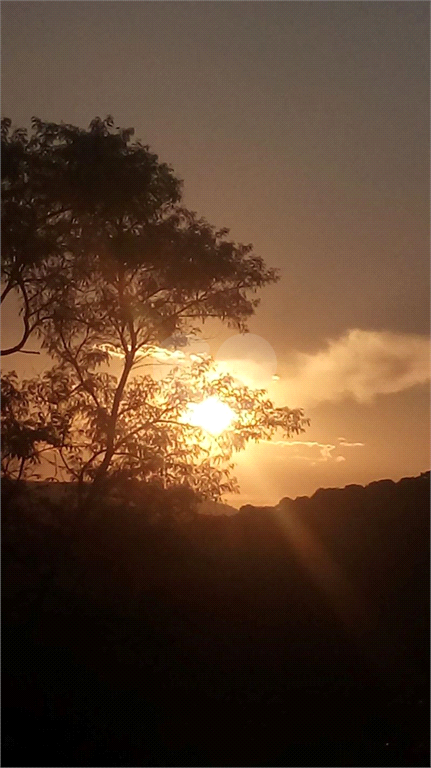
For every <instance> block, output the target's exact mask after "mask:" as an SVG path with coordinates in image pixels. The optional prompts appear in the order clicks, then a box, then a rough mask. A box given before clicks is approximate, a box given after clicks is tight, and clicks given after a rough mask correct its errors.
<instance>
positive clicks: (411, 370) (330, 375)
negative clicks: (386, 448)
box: [284, 329, 430, 407]
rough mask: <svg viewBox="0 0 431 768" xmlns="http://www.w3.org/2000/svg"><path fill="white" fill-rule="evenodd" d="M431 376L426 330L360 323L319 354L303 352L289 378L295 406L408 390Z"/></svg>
mask: <svg viewBox="0 0 431 768" xmlns="http://www.w3.org/2000/svg"><path fill="white" fill-rule="evenodd" d="M429 378H430V343H429V339H428V338H427V337H424V336H417V335H412V334H395V333H389V332H386V331H361V330H359V329H354V330H350V331H348V332H347V333H346V334H345V335H344V336H342V337H340V338H338V339H335V340H330V341H328V343H327V346H326V348H325V349H322V350H321V351H319V352H317V353H315V354H298V355H297V357H296V363H295V364H294V369H293V372H292V374H291V375H290V377H289V379H288V380H287V379H285V380H284V381H285V382H286V395H287V397H288V398H289V402H290V404H291V407H296V406H298V405H301V406H310V405H315V404H317V403H319V402H324V401H328V400H329V401H336V400H341V399H343V398H348V397H350V398H353V399H355V400H357V401H358V402H361V403H366V402H370V401H372V400H373V399H374V398H375V397H376V395H384V394H392V393H395V392H402V391H403V390H405V389H409V388H410V387H413V386H415V385H417V384H424V383H426V382H427V381H429Z"/></svg>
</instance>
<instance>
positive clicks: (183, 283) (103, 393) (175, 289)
mask: <svg viewBox="0 0 431 768" xmlns="http://www.w3.org/2000/svg"><path fill="white" fill-rule="evenodd" d="M32 125H33V129H32V130H33V132H32V136H31V138H30V139H28V138H27V134H26V133H25V132H24V131H22V130H21V131H15V132H13V133H12V134H11V133H10V127H11V126H10V121H5V122H4V123H3V124H2V130H3V133H2V138H3V142H4V145H5V147H6V161H7V162H6V169H5V181H4V196H5V212H4V228H5V232H6V258H5V261H4V271H3V278H4V281H5V289H4V295H7V294H8V293H9V292H11V291H14V290H18V291H20V294H21V298H22V312H23V318H24V333H23V337H22V340H21V342H20V343H19V344H18V345H16V346H15V347H14V348H13V349H11V350H6V353H11V352H12V351H17V350H21V351H25V350H23V346H24V344H25V342H26V340H27V339H28V337H29V335H30V334H31V333H33V332H34V333H36V334H37V336H38V337H39V340H40V342H41V344H42V347H43V348H45V349H46V350H47V352H48V353H49V354H50V355H51V357H52V358H53V359H54V360H55V361H56V366H55V368H54V369H53V371H51V372H50V373H49V374H47V378H46V379H45V380H44V381H42V382H39V383H38V384H37V385H36V384H35V383H33V384H32V386H33V387H34V393H35V392H38V393H39V394H38V397H39V398H40V397H41V395H40V392H41V391H42V390H43V388H44V387H48V388H49V387H51V390H52V392H54V393H56V392H57V390H58V388H60V391H62V392H63V391H64V392H66V393H67V397H66V398H65V399H63V400H61V401H58V402H57V401H56V400H55V398H57V394H55V395H53V397H54V401H55V402H53V403H52V405H53V407H54V408H55V409H57V411H62V418H63V417H65V416H66V414H68V415H69V417H70V418H71V419H72V420H73V418H74V417H76V419H78V418H79V419H81V422H82V423H83V425H84V426H82V437H83V439H84V443H85V445H84V444H81V443H80V442H79V441H76V440H75V437H74V438H73V439H71V441H69V442H67V440H66V437H67V435H66V433H65V434H64V441H65V442H64V445H63V446H62V451H63V460H64V461H66V462H67V463H68V464H69V469H68V470H67V471H68V472H69V473H71V474H72V475H73V474H74V475H75V476H76V477H79V478H80V479H81V480H82V481H83V480H84V479H85V478H87V479H89V478H91V479H92V480H93V483H94V485H95V486H97V485H98V484H100V483H102V482H103V481H104V480H105V479H106V478H107V476H108V475H109V474H110V473H111V471H113V470H114V468H115V471H120V470H121V471H123V472H126V471H127V472H132V470H133V472H134V473H135V475H136V474H137V475H139V476H147V475H148V472H149V471H150V470H149V469H148V467H147V469H144V468H145V466H146V464H145V462H146V461H147V459H146V454H145V451H147V453H148V456H149V461H150V465H151V466H153V465H154V462H155V461H156V456H155V454H156V453H157V457H158V458H157V461H158V462H159V464H160V465H161V466H162V467H163V472H164V473H165V477H170V476H171V475H172V477H171V479H173V477H174V476H175V478H178V477H181V479H182V480H183V479H184V476H183V475H182V474H181V472H180V470H179V466H180V462H179V458H178V457H179V455H180V454H181V453H182V454H183V455H185V454H186V453H187V451H188V452H190V451H192V452H193V451H197V450H198V444H197V443H195V444H194V445H190V444H189V443H187V440H185V442H184V439H185V438H184V435H185V434H186V432H187V427H186V426H184V423H182V426H181V429H178V423H177V422H178V418H179V417H180V412H181V411H182V410H184V408H185V407H186V405H187V402H188V401H193V400H195V399H196V397H197V390H196V387H197V386H200V387H203V389H201V390H200V391H199V394H200V396H201V395H202V391H207V390H208V388H210V389H211V387H213V388H214V387H215V386H216V385H215V383H214V381H215V379H214V376H212V380H211V383H210V378H209V377H208V371H205V370H204V369H203V368H202V365H204V364H203V363H202V364H201V367H199V366H198V369H199V370H198V369H197V368H195V369H193V371H192V372H191V373H190V372H189V373H187V374H186V373H185V372H184V371H183V372H182V373H181V374H178V372H177V373H176V374H175V375H173V376H172V377H171V378H170V379H169V380H166V381H165V382H164V383H163V386H162V385H160V384H158V385H157V384H156V383H155V382H154V381H153V380H152V379H151V377H148V376H147V377H141V378H140V379H137V378H136V370H137V368H138V366H141V365H142V364H143V359H144V360H145V358H147V357H148V356H150V355H151V354H152V352H153V351H154V349H155V348H157V347H159V346H160V345H165V346H166V345H172V346H174V347H175V346H176V345H181V344H184V343H185V341H186V340H187V335H188V334H190V333H199V332H200V331H201V328H202V324H203V323H204V322H205V321H206V320H207V319H208V318H216V319H219V320H220V321H222V322H224V323H226V324H228V325H229V326H231V327H235V328H237V329H238V330H240V331H245V330H246V329H247V320H248V319H249V318H250V316H251V315H252V314H253V313H254V311H255V309H256V307H257V305H258V299H256V297H255V294H256V292H257V291H258V290H259V289H260V288H262V287H264V286H265V285H269V284H271V283H274V282H276V281H277V280H278V274H277V272H276V270H274V269H270V268H268V267H266V265H265V263H264V262H263V260H262V259H261V258H260V257H258V256H257V255H256V254H255V253H254V252H253V248H252V246H251V245H242V244H236V243H234V242H233V241H231V240H230V239H229V238H228V234H229V232H228V230H227V229H216V228H215V227H213V226H212V225H210V224H209V223H208V222H207V221H206V220H205V219H204V218H200V217H198V216H197V215H196V214H195V213H194V212H191V211H189V210H187V209H186V208H184V207H183V206H182V204H181V191H182V184H181V182H180V181H179V180H178V179H177V178H176V177H175V176H174V173H173V171H172V169H171V168H170V167H169V166H168V165H166V164H164V163H160V162H159V159H158V157H157V155H155V154H154V153H152V152H151V151H150V149H149V147H148V146H144V145H143V144H141V143H140V142H133V143H132V140H131V139H132V136H133V130H132V129H127V130H121V129H118V128H114V123H113V119H112V118H111V117H108V118H106V119H105V120H101V119H100V118H95V119H94V120H93V121H92V122H91V124H90V127H89V129H88V130H83V129H80V128H77V127H75V126H71V125H66V124H63V123H61V124H56V123H44V122H42V121H41V120H39V119H37V118H33V124H32ZM113 354H114V355H115V356H116V358H117V361H119V364H120V366H121V370H120V373H119V375H118V376H117V377H115V376H113V375H112V374H111V373H110V372H109V371H108V369H107V368H106V366H108V365H109V363H110V362H111V358H112V355H113ZM187 377H188V378H187ZM193 377H194V378H193ZM223 386H225V387H228V384H227V382H225V383H224V384H223V383H222V381H221V380H220V387H222V388H223ZM229 386H230V389H229V387H228V389H227V390H226V391H225V392H224V395H225V396H227V397H228V398H231V399H232V398H233V399H235V398H236V400H235V403H234V405H235V404H236V405H238V403H239V402H240V401H241V397H244V398H245V399H246V400H247V402H249V403H250V404H251V405H250V407H251V412H252V413H253V414H254V415H255V417H256V418H257V414H258V413H260V417H259V418H260V420H259V418H257V421H256V422H255V424H254V428H255V430H256V431H255V433H253V429H252V425H251V423H250V424H248V426H247V429H249V431H250V430H251V431H250V434H249V437H248V438H247V439H249V438H252V437H254V436H257V437H258V438H259V437H261V436H262V435H263V434H265V430H266V429H269V430H270V432H272V431H273V430H274V428H276V426H278V427H282V428H283V429H285V431H286V430H287V433H289V432H290V431H291V430H292V429H293V430H295V429H296V428H298V429H299V428H302V425H303V424H304V421H303V420H302V414H300V413H299V412H298V413H297V412H291V411H289V409H286V413H285V414H284V416H283V418H282V417H281V413H278V411H277V409H275V408H274V406H273V405H272V404H271V403H269V401H265V408H266V415H265V418H264V417H263V416H264V414H263V411H262V407H261V406H262V403H263V402H264V400H263V399H262V398H263V395H258V394H255V395H251V394H250V393H248V392H246V391H245V390H244V391H242V393H240V390H239V389H237V390H236V394H235V395H234V394H233V391H234V389H235V388H234V387H232V383H231V384H230V385H229ZM181 388H182V389H181ZM228 390H229V391H228ZM34 393H33V394H34ZM168 397H169V398H171V399H170V400H167V398H168ZM187 398H188V400H187ZM159 401H160V402H162V403H163V404H164V408H165V410H166V409H168V411H169V410H170V411H171V412H172V413H171V415H172V421H175V419H176V420H177V422H176V424H177V426H176V428H175V430H174V431H173V432H172V434H171V433H169V429H168V426H167V424H164V426H163V429H162V430H161V429H160V428H159V427H160V424H159V421H158V413H159V411H157V409H156V408H155V403H157V402H159ZM45 402H46V403H50V402H51V401H50V400H49V398H48V399H47V400H46V401H45ZM132 403H133V407H132ZM168 406H169V408H168ZM62 409H63V410H62ZM64 409H65V410H64ZM48 410H49V409H48ZM234 410H235V409H234ZM236 411H237V412H239V409H238V408H236ZM295 413H297V415H296V416H289V414H295ZM125 414H127V418H126V416H125ZM143 414H145V419H144V421H143V422H142V423H145V424H146V425H147V427H146V429H145V445H142V442H141V441H140V437H139V439H138V438H137V437H134V438H133V439H132V437H133V436H137V435H139V434H140V433H141V432H142V431H143V427H142V424H141V421H142V418H143ZM50 419H51V415H50V414H47V424H50V423H51V421H50ZM133 419H135V421H134V422H133ZM139 419H141V421H139ZM289 419H290V421H289ZM138 421H139V424H138ZM156 424H157V425H158V426H157V427H156ZM75 426H76V424H75ZM171 426H172V429H174V428H173V424H172V425H171ZM245 429H246V425H245V424H242V425H241V429H240V431H239V432H237V433H236V438H235V439H236V441H237V442H238V441H239V442H240V441H241V440H242V439H243V438H244V436H245V434H246V432H245V431H244V430H245ZM240 434H241V435H242V437H241V438H240ZM74 441H75V442H74ZM182 441H183V442H182ZM234 442H235V441H234ZM172 445H173V446H174V449H173V450H171V448H168V446H171V447H172ZM119 447H121V448H122V449H123V458H122V459H121V460H120V457H119ZM235 447H239V444H238V446H235ZM156 448H157V451H156ZM200 450H201V448H200ZM223 450H225V451H227V453H225V454H224V455H225V456H227V457H229V456H230V453H229V449H228V446H227V445H226V446H224V447H223ZM66 453H67V456H66ZM84 456H85V459H84V460H83V461H82V457H84ZM173 456H175V462H174V463H175V471H174V470H173V469H170V468H169V461H170V460H171V459H172V457H173ZM214 460H215V459H214V456H213V455H212V456H211V462H210V463H211V464H212V465H213V469H212V470H211V472H212V477H213V478H215V477H216V476H217V478H218V480H217V482H215V483H213V484H212V485H211V482H212V481H211V482H210V481H208V489H209V488H210V487H213V486H214V487H219V488H221V487H222V485H223V481H222V478H223V474H219V475H216V472H215V468H214ZM198 464H199V466H200V467H202V468H203V467H205V466H207V465H205V461H204V460H203V459H202V461H201V459H199V460H196V461H195V463H194V464H193V467H194V469H193V473H191V472H190V462H188V461H185V464H184V467H185V468H184V472H185V473H186V474H187V473H188V474H189V475H190V477H191V476H192V475H193V477H194V478H197V477H198V473H197V469H196V468H197V465H198ZM208 466H209V465H208ZM186 468H188V469H186ZM152 471H155V470H154V469H153V470H152ZM205 471H206V470H205ZM161 472H162V470H161V469H160V468H159V470H158V473H159V474H158V476H159V477H160V474H161ZM172 473H173V474H172ZM202 477H203V476H202ZM199 483H200V484H201V486H202V487H203V485H204V481H203V479H202V478H201V479H200V480H199ZM205 492H206V491H205ZM208 493H209V494H210V495H211V494H214V490H208Z"/></svg>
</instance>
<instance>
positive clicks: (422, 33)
mask: <svg viewBox="0 0 431 768" xmlns="http://www.w3.org/2000/svg"><path fill="white" fill-rule="evenodd" d="M1 11H2V115H3V116H8V117H10V118H11V119H12V121H13V123H14V124H15V125H28V124H29V123H30V119H31V117H32V116H33V115H37V116H38V117H40V118H41V119H43V120H49V121H58V122H60V121H64V122H68V123H73V124H75V125H80V126H82V127H86V126H88V124H89V122H90V120H91V119H92V118H93V117H95V116H96V115H100V116H102V117H104V116H106V115H107V114H112V115H113V116H114V119H115V124H116V125H121V126H122V127H129V126H133V127H134V128H135V135H136V137H137V138H139V139H142V141H143V142H144V143H146V144H149V145H150V146H151V148H152V149H153V150H154V151H155V152H157V154H158V155H159V157H160V159H161V160H162V161H165V162H168V163H169V164H171V165H172V166H173V168H174V170H175V172H176V174H177V175H178V176H179V177H180V178H182V179H183V180H184V202H185V204H186V205H187V206H188V207H189V208H191V209H193V210H195V211H197V212H198V213H199V214H201V215H203V216H205V217H206V218H207V219H208V220H209V221H210V222H211V223H213V224H214V225H216V226H218V227H224V226H226V227H229V228H230V231H231V236H232V238H233V239H235V240H237V241H240V242H245V243H249V242H251V243H253V245H254V248H255V251H256V253H258V254H259V255H261V256H262V257H263V258H264V259H265V261H266V262H267V264H268V265H270V266H275V267H278V268H279V269H280V270H281V275H282V278H281V280H280V282H279V283H278V284H277V285H276V286H271V287H270V288H267V289H265V290H264V291H263V292H262V294H261V299H262V300H261V304H260V307H259V308H258V310H257V312H256V315H255V317H254V318H253V319H252V321H251V323H250V329H249V330H250V336H248V337H247V336H246V337H239V336H237V335H235V334H234V332H233V331H232V330H226V329H223V328H220V326H217V327H216V326H214V328H211V332H210V334H209V337H208V338H207V344H208V348H209V349H210V351H211V352H212V354H213V355H214V356H215V357H216V359H217V360H219V361H220V363H221V364H223V365H224V366H225V367H227V368H228V369H230V370H233V371H236V372H241V373H242V374H243V376H246V377H247V380H248V381H249V382H250V383H254V384H256V385H258V386H265V387H267V388H268V390H269V393H270V395H271V396H272V397H273V398H274V400H275V402H276V403H277V404H278V405H288V406H290V407H300V406H301V407H303V408H304V409H305V412H306V415H307V416H309V417H310V419H311V426H310V427H309V428H308V429H307V431H306V433H304V434H303V435H301V436H299V437H297V438H295V439H294V441H293V442H292V441H291V442H288V443H286V441H277V442H275V443H273V444H269V443H262V444H260V445H258V446H252V447H250V448H248V449H247V451H246V452H245V453H243V454H240V455H239V457H238V462H239V463H238V472H237V476H238V478H239V480H240V484H241V495H240V496H239V497H235V498H230V499H229V500H230V501H231V502H233V503H234V504H235V506H239V505H240V504H242V503H255V504H274V503H277V502H278V501H279V499H280V498H282V497H284V496H290V497H292V498H295V497H296V496H298V495H309V494H311V493H313V492H314V491H315V490H316V489H317V488H319V487H323V486H324V487H326V486H344V485H347V484H349V483H360V484H365V483H368V482H371V481H373V480H377V479H380V478H384V477H390V478H393V479H395V480H396V479H399V478H401V477H403V476H406V475H417V474H419V473H420V472H422V471H425V470H427V469H429V463H430V461H429V388H428V387H429V370H430V368H429V329H430V326H429V178H430V176H429V146H430V144H429V4H428V3H427V2H414V1H413V2H410V1H409V2H402V1H398V0H397V1H396V2H373V1H371V2H355V0H353V1H350V2H347V1H345V2H331V1H328V2H327V1H326V0H318V1H316V2H300V1H298V2H289V0H286V1H285V2H259V1H258V0H249V1H246V2H236V1H235V0H230V2H203V1H201V2H163V1H157V2H145V1H141V2H116V1H115V0H114V1H113V2H109V1H106V2H101V1H100V0H92V1H90V2H84V1H80V2H68V1H66V2H62V1H61V2H56V1H55V0H54V1H50V2H2V7H1ZM14 317H15V316H14V314H13V312H12V309H11V308H10V311H9V314H8V312H6V315H5V319H4V322H3V331H2V336H3V343H8V340H10V339H13V337H14V333H16V320H15V319H14ZM24 357H25V360H24V359H23V358H24ZM46 364H48V363H47V361H46V360H43V359H42V360H41V359H40V358H38V359H37V362H35V358H33V357H31V356H19V355H18V356H13V360H12V359H11V358H9V359H8V360H7V362H6V364H5V367H7V368H16V369H17V370H20V371H24V372H26V373H31V372H32V370H35V369H36V368H37V366H40V365H46ZM274 376H277V377H278V378H277V379H274V378H273V377H274Z"/></svg>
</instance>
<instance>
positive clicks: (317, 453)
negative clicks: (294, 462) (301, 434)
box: [261, 440, 336, 462]
mask: <svg viewBox="0 0 431 768" xmlns="http://www.w3.org/2000/svg"><path fill="white" fill-rule="evenodd" d="M261 442H262V443H265V445H272V446H274V447H279V448H294V449H295V451H297V450H298V446H301V448H308V449H309V450H310V453H309V454H307V455H305V456H304V455H302V454H300V453H298V452H296V453H294V455H293V456H291V457H290V458H292V459H301V460H304V461H313V462H315V461H329V460H330V459H333V458H334V457H333V456H332V452H333V451H335V449H336V446H335V445H332V444H331V443H318V442H317V441H316V440H262V441H261Z"/></svg>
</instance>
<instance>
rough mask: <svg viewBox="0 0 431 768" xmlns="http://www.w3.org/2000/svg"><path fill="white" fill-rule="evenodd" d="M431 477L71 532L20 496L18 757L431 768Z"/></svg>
mask: <svg viewBox="0 0 431 768" xmlns="http://www.w3.org/2000/svg"><path fill="white" fill-rule="evenodd" d="M429 480H430V477H429V473H425V474H423V475H421V476H420V477H416V478H404V479H403V480H401V481H399V482H396V483H395V482H392V481H379V482H376V483H371V484H370V485H368V486H366V487H361V486H347V487H346V488H343V489H319V491H316V493H315V494H314V495H313V496H312V497H311V498H307V497H299V498H297V499H295V500H291V499H282V500H281V502H280V503H279V504H278V505H276V506H275V507H262V508H254V507H250V506H246V507H242V508H241V510H240V511H239V512H238V513H237V514H232V515H208V514H206V515H196V516H194V517H192V518H189V519H188V521H187V522H183V523H181V524H180V523H178V522H176V523H174V524H172V525H168V526H167V525H166V524H165V523H164V524H163V525H155V524H150V523H149V522H148V516H147V515H146V514H145V508H144V507H142V506H139V504H134V506H128V507H126V506H121V504H119V503H116V504H107V503H106V504H105V505H104V506H103V507H101V508H100V509H99V510H98V512H99V513H100V514H99V515H98V517H97V519H96V518H95V519H93V520H92V521H91V522H90V521H88V522H86V523H84V522H83V523H82V527H81V529H80V530H79V535H78V536H77V537H75V538H72V539H71V540H69V539H68V535H69V534H67V533H64V534H63V533H62V531H61V526H60V527H59V526H58V525H57V526H56V527H54V528H53V527H52V526H50V523H49V520H50V519H51V517H52V516H50V515H49V514H47V515H45V516H43V515H42V516H41V514H40V510H41V509H43V502H42V503H41V502H38V504H34V503H33V501H32V498H34V497H33V494H32V493H30V494H29V495H28V496H27V501H25V502H24V505H23V503H22V501H21V502H20V504H21V506H16V505H15V506H14V500H13V496H11V495H9V496H8V490H7V488H6V486H5V489H4V492H3V495H4V499H3V510H2V512H3V548H4V549H3V649H2V659H3V690H2V693H3V708H4V713H3V738H4V747H3V764H4V765H15V766H18V765H46V766H49V765H63V766H66V765H75V766H78V765H79V766H91V765H106V766H108V765H117V766H135V765H136V766H137V765H148V766H166V765H171V766H175V765H190V766H192V765H193V766H198V765H201V766H202V765H205V766H210V765H214V766H216V765H218V766H223V765H232V766H235V765H238V766H241V765H242V766H245V765H247V766H255V765H256V766H258V765H261V766H262V765H267V766H276V765H280V766H281V765H286V766H289V765H296V766H310V765H316V766H319V765H327V766H349V765H350V766H365V765H376V766H379V765H387V766H401V765H403V766H425V765H429V707H428V701H429ZM23 498H25V497H23ZM64 511H65V504H64V500H63V501H61V502H60V503H59V506H58V509H57V519H58V520H60V521H61V516H62V514H63V513H64ZM23 733H25V734H26V738H25V739H23V737H22V734H23Z"/></svg>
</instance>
